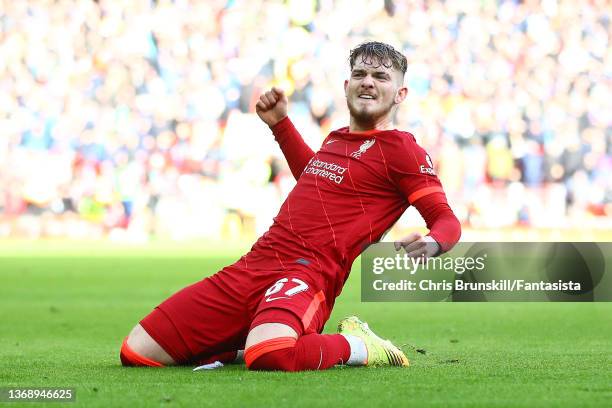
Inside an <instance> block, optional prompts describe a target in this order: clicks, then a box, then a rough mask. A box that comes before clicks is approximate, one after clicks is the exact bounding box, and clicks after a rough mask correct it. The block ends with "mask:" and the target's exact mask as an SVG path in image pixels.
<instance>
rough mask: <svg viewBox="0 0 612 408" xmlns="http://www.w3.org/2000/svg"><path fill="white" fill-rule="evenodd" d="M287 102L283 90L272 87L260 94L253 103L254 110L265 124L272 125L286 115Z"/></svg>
mask: <svg viewBox="0 0 612 408" xmlns="http://www.w3.org/2000/svg"><path fill="white" fill-rule="evenodd" d="M287 104H288V102H287V97H286V96H285V92H284V91H283V90H282V89H280V88H277V87H273V88H272V89H270V90H269V91H268V92H265V93H263V94H261V96H260V97H259V101H257V103H256V104H255V112H257V116H259V118H260V119H261V120H263V121H264V122H265V124H266V125H268V126H270V127H272V126H274V125H276V124H277V123H278V122H280V121H281V120H283V119H284V118H285V117H286V116H287Z"/></svg>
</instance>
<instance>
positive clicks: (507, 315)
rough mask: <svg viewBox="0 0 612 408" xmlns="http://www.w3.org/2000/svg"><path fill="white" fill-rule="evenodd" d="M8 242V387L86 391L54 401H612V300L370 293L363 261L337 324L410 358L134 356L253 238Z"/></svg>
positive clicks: (4, 352) (3, 256)
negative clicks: (371, 335) (162, 360)
mask: <svg viewBox="0 0 612 408" xmlns="http://www.w3.org/2000/svg"><path fill="white" fill-rule="evenodd" d="M0 247H1V249H0V386H4V387H6V386H20V387H26V386H28V387H33V386H39V387H75V388H76V395H77V400H76V403H68V404H57V403H53V404H52V406H62V405H66V406H99V407H109V406H130V407H135V406H143V407H150V406H192V405H193V406H211V407H225V406H237V407H244V406H249V407H251V406H254V407H255V406H260V407H276V406H292V407H293V406H295V407H315V406H333V407H344V406H350V407H353V408H354V407H389V406H402V407H404V406H415V407H426V406H439V407H476V406H483V407H506V406H508V407H510V406H512V407H514V406H516V407H534V406H556V407H567V406H611V404H612V370H611V367H612V303H588V304H586V303H585V304H579V303H469V304H468V303H361V302H360V296H359V276H358V274H359V272H358V270H357V269H355V270H354V271H353V276H351V278H350V279H349V281H348V283H347V285H346V287H345V289H344V292H343V294H342V295H341V296H340V298H339V299H338V300H337V303H336V307H335V309H334V312H333V314H332V317H331V319H330V321H329V322H328V324H327V326H326V329H325V331H326V332H333V331H334V329H335V324H336V322H337V321H338V320H339V319H340V318H341V317H343V316H344V315H347V314H353V313H354V314H357V315H358V316H360V317H361V318H363V319H364V320H366V321H368V322H369V323H370V325H371V327H372V328H373V329H374V330H375V331H377V332H378V333H379V334H381V335H382V336H383V337H388V338H390V339H391V340H392V341H394V342H395V343H397V344H406V343H408V344H410V345H411V346H412V347H413V348H411V347H410V346H407V347H406V350H407V354H408V357H409V358H410V360H411V367H409V368H407V369H400V368H335V369H331V370H328V371H320V372H302V373H266V372H248V371H246V370H245V368H244V366H226V367H224V368H222V369H218V370H214V371H206V372H196V373H194V372H192V371H191V369H190V368H188V367H178V368H166V369H146V368H122V367H121V366H120V364H119V358H118V351H119V346H120V344H121V341H122V339H123V337H124V336H125V335H126V334H127V333H128V332H129V330H130V329H131V327H132V326H133V325H134V324H135V323H136V322H137V321H138V320H139V319H140V318H141V317H143V316H144V315H145V314H147V313H148V312H149V311H150V310H151V309H152V308H153V307H154V306H155V305H157V304H158V303H159V302H160V301H162V300H163V299H165V298H166V297H167V296H169V295H171V294H172V293H173V292H175V291H176V290H178V289H180V288H181V287H183V286H185V285H187V284H189V283H191V282H194V281H196V280H198V279H200V278H201V277H203V276H205V275H208V274H211V273H214V272H215V271H216V270H218V269H219V268H221V267H222V266H224V265H226V264H228V263H230V262H232V261H233V260H235V259H236V258H237V256H238V255H240V253H241V252H240V251H241V250H242V249H243V248H234V249H227V248H223V247H218V248H215V249H210V247H207V246H204V245H202V246H198V245H192V246H191V247H188V248H182V247H180V246H179V245H170V246H162V245H160V246H158V247H153V248H152V249H143V248H140V249H138V248H136V249H133V248H130V247H113V246H110V245H108V246H103V247H102V248H100V247H99V246H97V245H91V246H87V245H85V246H84V245H76V246H75V247H73V248H72V247H70V246H69V245H66V244H40V243H37V244H36V245H31V244H19V245H16V244H6V245H2V246H0ZM202 248H208V250H205V249H202ZM416 349H421V350H425V354H422V353H417V352H416V351H415V350H416ZM1 405H3V404H1ZM25 405H28V404H25ZM19 406H22V404H19ZM34 406H41V404H39V403H37V404H34Z"/></svg>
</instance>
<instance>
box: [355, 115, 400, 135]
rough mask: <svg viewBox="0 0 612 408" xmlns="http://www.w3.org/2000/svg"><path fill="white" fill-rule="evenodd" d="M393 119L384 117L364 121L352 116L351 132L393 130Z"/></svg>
mask: <svg viewBox="0 0 612 408" xmlns="http://www.w3.org/2000/svg"><path fill="white" fill-rule="evenodd" d="M393 129H394V128H393V121H392V120H391V118H390V117H384V118H382V119H381V120H378V121H376V122H368V123H362V122H359V121H357V120H356V119H355V118H354V117H352V116H351V120H350V122H349V132H351V133H360V132H371V131H373V130H393Z"/></svg>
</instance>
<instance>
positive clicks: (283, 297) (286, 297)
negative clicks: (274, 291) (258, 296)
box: [266, 296, 289, 302]
mask: <svg viewBox="0 0 612 408" xmlns="http://www.w3.org/2000/svg"><path fill="white" fill-rule="evenodd" d="M278 299H289V296H279V297H275V298H273V297H269V298H267V299H266V302H271V301H273V300H278Z"/></svg>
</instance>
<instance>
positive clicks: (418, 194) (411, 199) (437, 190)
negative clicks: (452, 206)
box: [408, 186, 444, 204]
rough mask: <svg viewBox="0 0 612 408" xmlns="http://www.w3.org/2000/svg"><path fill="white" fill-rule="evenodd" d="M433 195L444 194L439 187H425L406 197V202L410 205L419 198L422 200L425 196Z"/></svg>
mask: <svg viewBox="0 0 612 408" xmlns="http://www.w3.org/2000/svg"><path fill="white" fill-rule="evenodd" d="M433 193H444V190H442V187H440V186H433V187H425V188H422V189H420V190H417V191H415V192H414V193H412V194H410V195H409V196H408V202H409V203H411V204H412V203H414V202H415V201H416V200H418V199H419V198H423V197H425V196H426V195H429V194H433Z"/></svg>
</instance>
